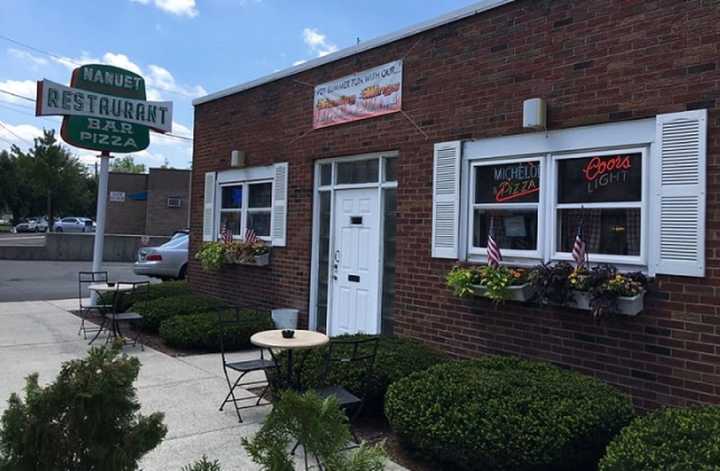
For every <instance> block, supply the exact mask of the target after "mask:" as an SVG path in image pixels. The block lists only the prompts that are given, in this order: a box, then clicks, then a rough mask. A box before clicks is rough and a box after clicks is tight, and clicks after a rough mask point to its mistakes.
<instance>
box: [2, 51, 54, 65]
mask: <svg viewBox="0 0 720 471" xmlns="http://www.w3.org/2000/svg"><path fill="white" fill-rule="evenodd" d="M7 51H8V54H10V55H11V56H13V57H15V58H16V59H21V60H25V61H28V62H31V63H32V64H34V65H36V66H40V65H47V64H48V60H47V59H45V58H44V57H39V56H36V55H34V54H30V53H29V52H27V51H23V50H22V49H15V48H14V47H10V48H8V50H7Z"/></svg>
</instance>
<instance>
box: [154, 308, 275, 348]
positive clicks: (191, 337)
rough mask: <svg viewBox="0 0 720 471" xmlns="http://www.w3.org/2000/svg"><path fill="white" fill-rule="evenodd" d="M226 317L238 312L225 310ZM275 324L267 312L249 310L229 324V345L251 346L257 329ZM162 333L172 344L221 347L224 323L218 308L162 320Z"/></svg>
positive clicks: (185, 346) (238, 346)
mask: <svg viewBox="0 0 720 471" xmlns="http://www.w3.org/2000/svg"><path fill="white" fill-rule="evenodd" d="M224 315H225V316H226V317H225V319H226V320H230V319H234V317H233V316H234V313H232V314H231V313H226V314H224ZM273 328H274V324H273V321H272V318H271V317H270V314H269V313H267V312H256V311H245V312H242V313H241V315H240V323H239V324H237V325H233V326H232V327H227V328H226V335H225V337H224V343H225V348H226V349H228V350H239V349H242V348H249V347H250V346H251V344H250V337H251V336H252V335H253V334H255V333H256V332H260V331H262V330H270V329H273ZM160 337H161V338H162V339H163V340H164V341H165V342H166V343H167V344H168V345H170V346H171V347H177V348H188V349H200V350H206V351H212V352H217V351H219V350H220V327H219V325H218V314H217V312H202V313H198V314H190V315H184V316H175V317H171V318H169V319H167V320H165V321H163V322H162V324H160Z"/></svg>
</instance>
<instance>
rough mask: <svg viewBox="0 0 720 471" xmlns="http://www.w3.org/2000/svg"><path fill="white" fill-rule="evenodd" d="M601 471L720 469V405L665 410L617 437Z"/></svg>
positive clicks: (642, 420)
mask: <svg viewBox="0 0 720 471" xmlns="http://www.w3.org/2000/svg"><path fill="white" fill-rule="evenodd" d="M599 469H600V471H626V470H627V471H629V470H632V471H655V470H658V469H663V470H688V471H689V470H692V471H711V470H718V469H720V406H707V407H693V408H678V409H664V410H659V411H656V412H653V413H651V414H649V415H646V416H644V417H639V418H637V419H635V420H634V421H633V422H632V423H631V424H630V425H628V426H627V427H625V428H624V429H623V431H622V432H621V433H620V435H618V436H617V437H615V439H614V440H613V441H612V442H611V443H610V445H609V446H608V447H607V453H606V454H605V457H604V458H603V459H602V461H601V462H600V467H599Z"/></svg>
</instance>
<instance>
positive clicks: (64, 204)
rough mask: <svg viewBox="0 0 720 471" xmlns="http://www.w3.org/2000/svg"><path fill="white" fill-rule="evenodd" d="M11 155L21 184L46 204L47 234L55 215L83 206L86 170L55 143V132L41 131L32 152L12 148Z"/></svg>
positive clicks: (85, 197) (85, 194)
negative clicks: (16, 164)
mask: <svg viewBox="0 0 720 471" xmlns="http://www.w3.org/2000/svg"><path fill="white" fill-rule="evenodd" d="M13 154H15V155H16V159H17V160H18V166H19V171H20V174H21V181H23V182H24V184H25V185H29V186H30V187H31V188H32V192H33V195H34V196H35V197H37V198H40V199H43V200H44V201H45V210H46V214H47V217H48V228H49V229H50V230H52V226H53V224H52V221H53V220H54V216H55V214H56V213H59V212H60V211H63V210H68V209H70V208H78V207H81V206H83V205H85V204H86V201H87V198H88V197H89V193H88V188H87V183H86V180H87V172H86V169H85V167H84V166H83V165H82V163H81V162H80V161H79V160H78V159H77V157H74V156H73V155H72V154H71V153H70V152H69V151H68V150H67V149H66V148H65V147H63V146H62V145H60V144H59V143H58V141H57V139H56V138H55V130H43V136H42V137H38V138H35V139H34V145H33V148H32V149H30V150H29V151H28V152H27V153H23V152H22V151H20V149H19V148H17V147H14V148H13ZM36 202H37V201H36ZM32 209H33V210H36V209H37V208H32Z"/></svg>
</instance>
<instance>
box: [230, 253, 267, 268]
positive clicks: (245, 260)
mask: <svg viewBox="0 0 720 471" xmlns="http://www.w3.org/2000/svg"><path fill="white" fill-rule="evenodd" d="M225 263H227V264H230V265H254V266H258V267H264V266H267V265H270V252H268V253H265V254H262V255H254V256H252V257H238V256H233V255H230V254H228V255H226V256H225Z"/></svg>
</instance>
